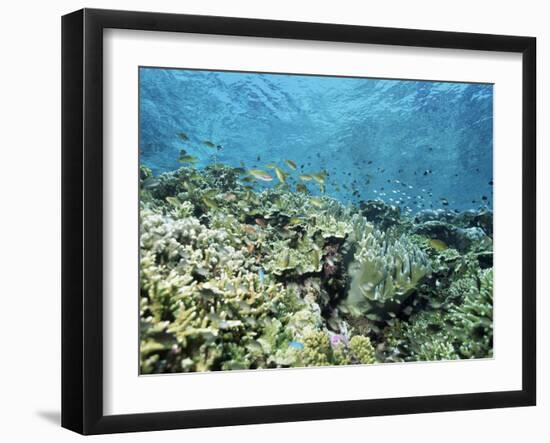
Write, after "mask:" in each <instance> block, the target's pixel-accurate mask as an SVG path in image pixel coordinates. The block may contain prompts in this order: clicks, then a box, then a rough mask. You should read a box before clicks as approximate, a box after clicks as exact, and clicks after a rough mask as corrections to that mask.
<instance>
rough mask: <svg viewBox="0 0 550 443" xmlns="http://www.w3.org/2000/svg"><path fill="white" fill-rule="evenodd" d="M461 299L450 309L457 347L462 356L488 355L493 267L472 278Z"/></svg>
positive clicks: (491, 328) (491, 330)
mask: <svg viewBox="0 0 550 443" xmlns="http://www.w3.org/2000/svg"><path fill="white" fill-rule="evenodd" d="M468 289H469V290H468V291H466V292H465V293H464V299H463V301H462V303H460V304H458V305H455V306H453V307H452V308H451V309H450V319H451V321H452V322H453V324H454V332H455V334H456V335H457V336H458V337H460V338H461V340H460V344H459V345H458V349H459V352H460V354H461V355H462V356H463V357H465V358H481V357H491V356H492V349H493V269H492V268H491V269H486V270H483V271H481V272H480V275H479V279H478V281H475V282H473V281H471V282H470V285H469V287H468Z"/></svg>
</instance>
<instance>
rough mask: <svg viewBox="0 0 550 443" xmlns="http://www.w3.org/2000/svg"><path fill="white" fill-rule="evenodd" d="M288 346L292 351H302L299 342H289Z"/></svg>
mask: <svg viewBox="0 0 550 443" xmlns="http://www.w3.org/2000/svg"><path fill="white" fill-rule="evenodd" d="M288 346H290V347H291V348H294V349H304V344H303V343H300V342H299V341H291V342H290V343H289V344H288Z"/></svg>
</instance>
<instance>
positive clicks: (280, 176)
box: [273, 166, 286, 183]
mask: <svg viewBox="0 0 550 443" xmlns="http://www.w3.org/2000/svg"><path fill="white" fill-rule="evenodd" d="M273 169H274V170H275V175H276V176H277V178H278V179H279V181H280V182H281V183H285V182H286V174H285V173H284V172H283V170H282V169H281V168H279V167H278V166H275V167H274V168H273Z"/></svg>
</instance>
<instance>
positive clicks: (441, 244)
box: [429, 238, 449, 252]
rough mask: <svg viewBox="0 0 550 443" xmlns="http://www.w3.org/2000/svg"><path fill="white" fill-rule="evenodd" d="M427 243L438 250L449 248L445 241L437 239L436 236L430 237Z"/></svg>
mask: <svg viewBox="0 0 550 443" xmlns="http://www.w3.org/2000/svg"><path fill="white" fill-rule="evenodd" d="M429 244H430V246H431V247H432V248H433V249H435V250H436V251H439V252H441V251H445V250H446V249H449V247H448V246H447V243H445V242H444V241H441V240H437V239H436V238H432V239H430V241H429Z"/></svg>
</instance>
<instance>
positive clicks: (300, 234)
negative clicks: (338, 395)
mask: <svg viewBox="0 0 550 443" xmlns="http://www.w3.org/2000/svg"><path fill="white" fill-rule="evenodd" d="M139 88H140V89H139V93H140V114H139V119H140V142H139V149H140V169H139V176H140V177H139V195H140V215H139V217H140V293H139V300H140V373H141V374H163V373H181V372H204V371H227V370H253V369H274V368H291V367H295V368H296V367H298V368H301V367H312V366H313V367H318V366H338V365H371V364H386V363H403V362H419V361H424V362H426V361H440V360H447V361H449V360H459V359H479V358H492V356H493V212H492V199H493V198H492V197H493V193H492V186H493V177H492V173H493V171H492V147H493V144H492V134H493V127H492V121H493V111H492V109H493V108H492V103H493V90H492V86H491V85H484V84H466V83H451V82H449V83H445V82H430V81H412V80H411V81H409V80H403V81H400V80H383V79H365V78H337V77H321V76H300V75H286V74H259V73H238V72H217V71H200V70H186V69H163V68H146V67H142V68H140V86H139ZM448 364H452V363H448Z"/></svg>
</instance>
